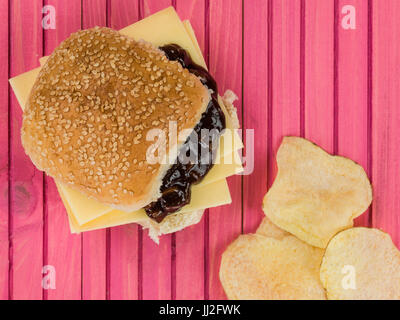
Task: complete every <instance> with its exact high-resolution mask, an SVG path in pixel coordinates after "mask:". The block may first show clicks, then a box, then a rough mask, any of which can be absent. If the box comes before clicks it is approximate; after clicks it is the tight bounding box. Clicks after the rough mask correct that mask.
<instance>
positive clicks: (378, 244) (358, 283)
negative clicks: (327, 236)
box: [320, 228, 400, 300]
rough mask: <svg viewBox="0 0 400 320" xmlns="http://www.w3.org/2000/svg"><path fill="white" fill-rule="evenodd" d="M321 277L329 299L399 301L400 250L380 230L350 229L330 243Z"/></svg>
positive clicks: (322, 265)
mask: <svg viewBox="0 0 400 320" xmlns="http://www.w3.org/2000/svg"><path fill="white" fill-rule="evenodd" d="M320 276H321V281H322V284H323V285H324V287H325V288H326V290H327V295H328V298H329V299H335V300H336V299H340V300H359V299H361V300H381V299H382V300H391V299H400V251H399V250H398V249H397V248H396V247H395V245H394V244H393V242H392V239H391V238H390V236H389V235H388V234H386V233H384V232H382V231H380V230H378V229H368V228H352V229H348V230H345V231H342V232H340V233H339V234H338V235H336V236H335V237H334V238H333V239H332V240H331V241H330V242H329V245H328V247H327V248H326V252H325V256H324V258H323V260H322V264H321V270H320Z"/></svg>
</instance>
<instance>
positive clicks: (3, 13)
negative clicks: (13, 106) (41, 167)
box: [0, 1, 9, 300]
mask: <svg viewBox="0 0 400 320" xmlns="http://www.w3.org/2000/svg"><path fill="white" fill-rule="evenodd" d="M8 25H9V21H8V2H7V1H3V2H1V3H0V44H1V47H0V101H2V102H3V103H2V104H1V106H0V109H1V110H0V148H1V152H0V300H6V299H8V245H9V242H8V208H9V207H8V200H9V198H8V190H9V189H8V187H9V186H8V177H9V175H8V169H9V166H8V151H9V148H8V142H9V136H8V128H9V127H8V103H7V102H8V101H9V91H8V78H9V75H8V71H9V70H8V67H9V61H8V48H9V43H8Z"/></svg>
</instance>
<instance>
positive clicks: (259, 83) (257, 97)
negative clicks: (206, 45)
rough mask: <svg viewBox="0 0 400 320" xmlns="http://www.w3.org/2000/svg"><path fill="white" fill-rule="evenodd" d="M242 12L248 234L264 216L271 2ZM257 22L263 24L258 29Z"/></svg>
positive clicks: (245, 225) (245, 224)
mask: <svg viewBox="0 0 400 320" xmlns="http://www.w3.org/2000/svg"><path fill="white" fill-rule="evenodd" d="M243 10H244V14H243V19H244V21H243V25H244V33H245V34H246V35H248V36H247V37H245V38H244V39H243V41H244V43H243V108H244V109H245V110H247V108H249V109H252V110H254V112H251V113H250V112H249V113H245V114H244V115H243V129H244V130H254V150H253V158H254V171H253V174H250V175H244V176H243V232H244V233H248V232H254V231H255V229H256V228H257V227H258V225H259V223H260V221H261V219H262V217H263V215H264V214H263V212H262V209H261V204H262V198H263V196H264V194H265V192H266V190H267V163H268V160H267V157H268V145H269V136H268V133H269V127H268V112H269V108H270V106H269V101H270V100H269V93H270V92H269V90H268V87H269V85H270V83H269V74H270V72H271V70H270V69H269V68H270V66H269V64H270V63H269V62H270V60H269V58H271V56H269V53H271V51H270V49H271V47H270V45H271V43H270V42H269V41H268V35H269V32H270V29H271V26H272V25H271V21H272V20H270V18H271V17H270V13H271V12H270V10H271V6H270V2H267V1H263V0H260V1H256V3H251V2H244V7H243ZM257 21H265V23H264V24H263V25H261V26H260V25H259V23H258V22H257ZM255 61H257V63H255ZM260 70H264V72H260ZM244 132H245V131H244ZM244 136H245V135H244ZM244 142H245V147H246V148H245V149H246V151H247V152H246V154H247V155H251V152H252V151H251V146H250V145H249V143H248V141H246V139H245V140H244ZM255 150H257V154H256V153H255ZM256 190H257V191H256Z"/></svg>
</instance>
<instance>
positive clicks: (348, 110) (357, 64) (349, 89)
mask: <svg viewBox="0 0 400 320" xmlns="http://www.w3.org/2000/svg"><path fill="white" fill-rule="evenodd" d="M345 5H352V6H354V8H356V29H355V30H353V29H344V28H343V27H342V18H343V17H344V16H345V14H342V13H341V11H342V8H343V7H344V6H345ZM337 18H338V19H337V25H336V28H337V33H338V35H337V37H338V38H337V42H338V43H337V46H338V48H337V77H338V78H337V108H338V118H337V125H338V131H337V139H338V150H337V151H338V154H340V155H342V156H345V157H348V158H350V159H352V160H354V161H356V162H357V163H359V164H360V165H362V166H363V167H364V169H365V170H366V171H367V173H368V137H369V135H368V1H364V0H352V1H347V0H339V1H338V3H337ZM368 223H369V212H368V211H367V212H366V213H365V214H363V215H362V216H360V217H359V218H358V219H357V220H356V223H355V224H356V225H362V226H368Z"/></svg>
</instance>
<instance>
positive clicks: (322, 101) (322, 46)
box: [304, 0, 335, 152]
mask: <svg viewBox="0 0 400 320" xmlns="http://www.w3.org/2000/svg"><path fill="white" fill-rule="evenodd" d="M304 2H305V91H304V95H305V137H306V138H307V139H310V140H312V141H313V142H315V143H317V144H318V145H319V146H321V147H323V148H324V149H325V150H327V151H328V152H334V151H335V150H334V103H333V102H334V97H333V92H334V90H333V88H334V87H333V83H334V81H333V72H334V68H333V67H334V50H333V43H334V41H333V40H334V32H333V31H334V1H319V0H307V1H304Z"/></svg>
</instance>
